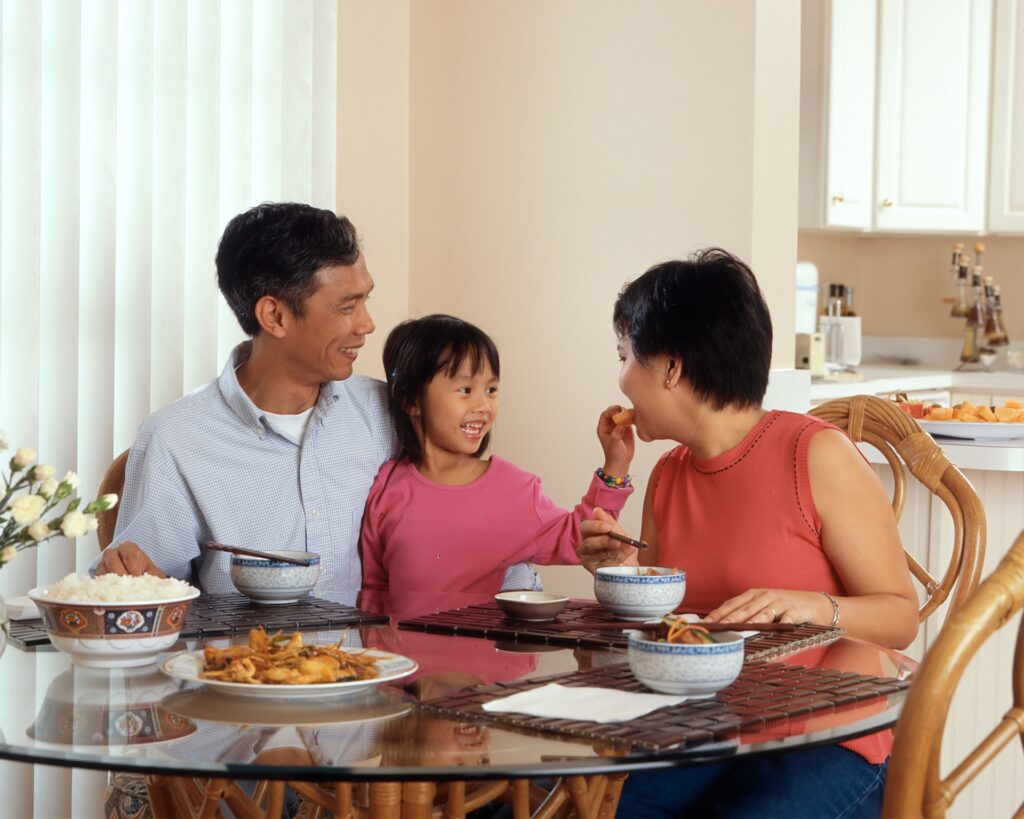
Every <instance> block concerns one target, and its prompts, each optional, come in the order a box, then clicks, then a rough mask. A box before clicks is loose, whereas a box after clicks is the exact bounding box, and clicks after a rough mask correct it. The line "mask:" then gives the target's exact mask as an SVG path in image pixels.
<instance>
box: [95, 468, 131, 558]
mask: <svg viewBox="0 0 1024 819" xmlns="http://www.w3.org/2000/svg"><path fill="white" fill-rule="evenodd" d="M130 451H131V450H128V449H126V450H125V451H124V452H122V453H121V454H120V455H118V456H117V457H116V458H114V462H113V463H112V464H111V465H110V466H109V467H108V468H107V471H106V472H105V473H104V474H103V480H101V481H100V488H99V492H98V493H97V494H99V495H107V494H109V493H111V492H113V493H114V494H115V495H117V496H118V497H119V498H120V497H123V496H124V470H125V466H127V464H128V453H129V452H130ZM119 508H120V504H118V505H117V506H115V507H114V508H113V509H108V510H106V511H105V512H100V513H99V514H98V515H96V518H97V520H98V522H99V525H100V526H99V529H97V530H96V537H97V538H98V539H99V542H100V549H101V550H102V549H106V548H107V547H108V546H109V545H110V541H112V540H113V539H114V529H115V528H116V527H117V510H118V509H119Z"/></svg>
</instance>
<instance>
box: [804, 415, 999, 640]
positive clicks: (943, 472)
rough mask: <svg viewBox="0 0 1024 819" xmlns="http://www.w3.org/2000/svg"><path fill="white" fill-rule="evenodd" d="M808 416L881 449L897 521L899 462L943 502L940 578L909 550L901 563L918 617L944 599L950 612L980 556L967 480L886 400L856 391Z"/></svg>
mask: <svg viewBox="0 0 1024 819" xmlns="http://www.w3.org/2000/svg"><path fill="white" fill-rule="evenodd" d="M810 414H811V415H814V416H815V417H817V418H821V419H822V420H823V421H828V422H829V423H830V424H835V425H836V426H837V427H839V428H840V429H842V430H844V431H845V432H846V434H847V435H848V436H849V437H850V438H851V439H852V440H853V441H854V442H860V441H863V442H864V443H868V444H871V446H873V447H875V448H876V449H878V451H879V452H881V453H882V455H883V456H884V457H885V459H886V461H888V462H889V466H891V467H892V476H893V486H894V488H893V496H892V510H893V512H894V513H895V515H896V519H897V520H899V518H900V515H901V514H902V512H903V504H904V502H905V500H906V496H907V480H906V475H905V472H904V468H903V467H904V465H905V466H906V471H909V472H910V474H911V475H913V476H914V477H915V478H917V480H919V481H920V482H921V483H922V484H924V485H925V486H926V487H927V488H928V490H929V491H930V492H931V493H932V494H933V495H935V496H936V497H937V498H939V499H940V500H941V501H942V502H943V503H944V504H945V505H946V508H947V509H948V510H949V513H950V515H951V516H952V518H953V529H954V535H953V550H952V554H951V556H950V560H949V564H948V565H947V566H946V568H945V571H944V572H943V574H942V577H941V578H939V579H936V578H935V577H933V576H932V575H931V573H930V572H929V571H928V570H927V569H926V568H925V567H924V566H922V565H921V564H920V563H919V562H918V561H917V559H916V558H914V556H913V555H911V554H910V553H909V552H907V563H908V564H909V566H910V571H911V573H912V574H913V575H914V577H915V578H916V579H917V580H918V582H920V583H921V585H922V586H924V591H925V597H924V600H923V602H922V603H921V606H920V609H919V611H918V615H919V618H920V620H922V621H923V620H924V619H925V618H926V617H928V615H930V614H931V613H932V612H933V611H935V610H936V609H937V608H938V607H939V606H941V605H942V604H943V603H944V602H945V601H946V600H947V599H948V600H949V612H950V613H952V612H953V611H955V610H956V609H957V608H959V606H960V605H961V604H962V603H963V602H964V601H965V600H966V599H967V598H968V597H969V596H970V594H971V592H973V591H974V590H975V589H976V588H977V586H978V581H979V579H980V575H981V567H982V564H983V563H984V559H985V509H984V507H983V506H982V504H981V499H980V498H979V497H978V493H977V492H975V491H974V487H973V486H971V482H970V481H968V480H967V478H966V477H965V476H964V474H963V473H962V472H961V471H960V470H959V469H957V467H955V466H954V465H953V464H952V463H950V461H949V459H948V458H946V455H945V453H943V451H942V448H941V447H940V446H939V445H938V444H936V443H935V441H933V440H932V437H931V436H930V435H929V434H928V433H927V432H925V431H924V430H922V429H921V427H920V426H918V424H917V422H916V421H915V420H914V419H913V418H911V417H910V416H909V415H908V414H907V413H905V412H903V411H901V410H900V409H899V408H898V407H897V406H896V405H895V404H894V403H892V402H891V401H884V400H882V399H881V398H876V397H874V396H872V395H857V396H854V397H853V398H840V399H837V400H835V401H829V402H828V403H827V404H822V405H820V406H817V407H815V408H814V409H812V410H811V412H810ZM904 551H905V550H904Z"/></svg>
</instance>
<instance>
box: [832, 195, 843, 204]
mask: <svg viewBox="0 0 1024 819" xmlns="http://www.w3.org/2000/svg"><path fill="white" fill-rule="evenodd" d="M844 199H846V197H845V196H843V195H842V194H841V193H834V194H832V204H833V205H838V204H839V203H840V202H842V201H843V200H844Z"/></svg>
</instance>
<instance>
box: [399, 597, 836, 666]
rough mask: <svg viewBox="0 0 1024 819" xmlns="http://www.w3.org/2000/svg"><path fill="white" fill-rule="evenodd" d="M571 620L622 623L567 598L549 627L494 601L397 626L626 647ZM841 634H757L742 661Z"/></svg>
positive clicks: (811, 630)
mask: <svg viewBox="0 0 1024 819" xmlns="http://www.w3.org/2000/svg"><path fill="white" fill-rule="evenodd" d="M575 621H581V622H591V623H598V622H600V623H617V622H621V621H620V620H617V619H616V618H615V616H614V615H613V614H612V613H611V612H609V611H608V610H607V609H605V608H604V607H602V606H601V605H600V604H599V603H596V602H594V601H592V600H570V601H569V604H568V605H567V606H566V607H565V609H564V610H563V611H562V613H561V614H559V615H558V618H557V619H556V620H554V621H553V622H550V623H525V622H523V621H521V620H510V619H509V618H508V617H507V616H506V615H505V613H504V612H503V611H502V610H501V609H499V608H498V604H497V603H493V602H491V603H482V604H480V605H477V606H466V607H465V608H461V609H451V610H449V611H442V612H437V613H435V614H427V615H424V616H422V617H415V618H412V619H409V620H401V621H399V623H398V625H399V627H400V628H406V629H412V630H416V631H427V632H431V633H434V634H458V635H461V636H464V637H486V638H488V639H491V640H505V641H519V642H523V643H544V644H546V645H555V646H566V647H569V648H623V649H624V648H626V646H627V645H628V642H629V638H628V637H627V635H626V633H625V632H624V631H595V630H588V629H586V628H580V629H566V625H567V624H571V623H573V622H575ZM842 634H843V630H842V629H839V628H831V627H829V626H797V627H796V628H795V629H793V630H792V631H776V632H762V633H760V634H757V635H755V636H753V637H750V638H749V639H748V640H747V641H746V644H745V650H746V660H747V662H750V661H752V660H767V659H771V658H775V657H781V656H783V655H786V654H794V653H796V652H798V651H803V650H804V649H807V648H811V647H812V646H817V645H825V644H826V643H831V642H834V641H835V640H838V639H839V638H840V637H841V636H842Z"/></svg>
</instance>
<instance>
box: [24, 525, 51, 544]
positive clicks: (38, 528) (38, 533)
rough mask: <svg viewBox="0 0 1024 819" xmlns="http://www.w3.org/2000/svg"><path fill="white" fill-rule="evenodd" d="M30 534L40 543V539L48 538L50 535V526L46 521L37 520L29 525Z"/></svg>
mask: <svg viewBox="0 0 1024 819" xmlns="http://www.w3.org/2000/svg"><path fill="white" fill-rule="evenodd" d="M28 534H29V537H31V538H32V540H34V541H36V542H37V543H38V542H39V541H40V540H46V539H47V538H48V537H49V536H50V534H51V532H50V526H49V524H47V523H46V521H42V520H37V521H36V522H35V523H33V524H32V525H31V526H29V527H28Z"/></svg>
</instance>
